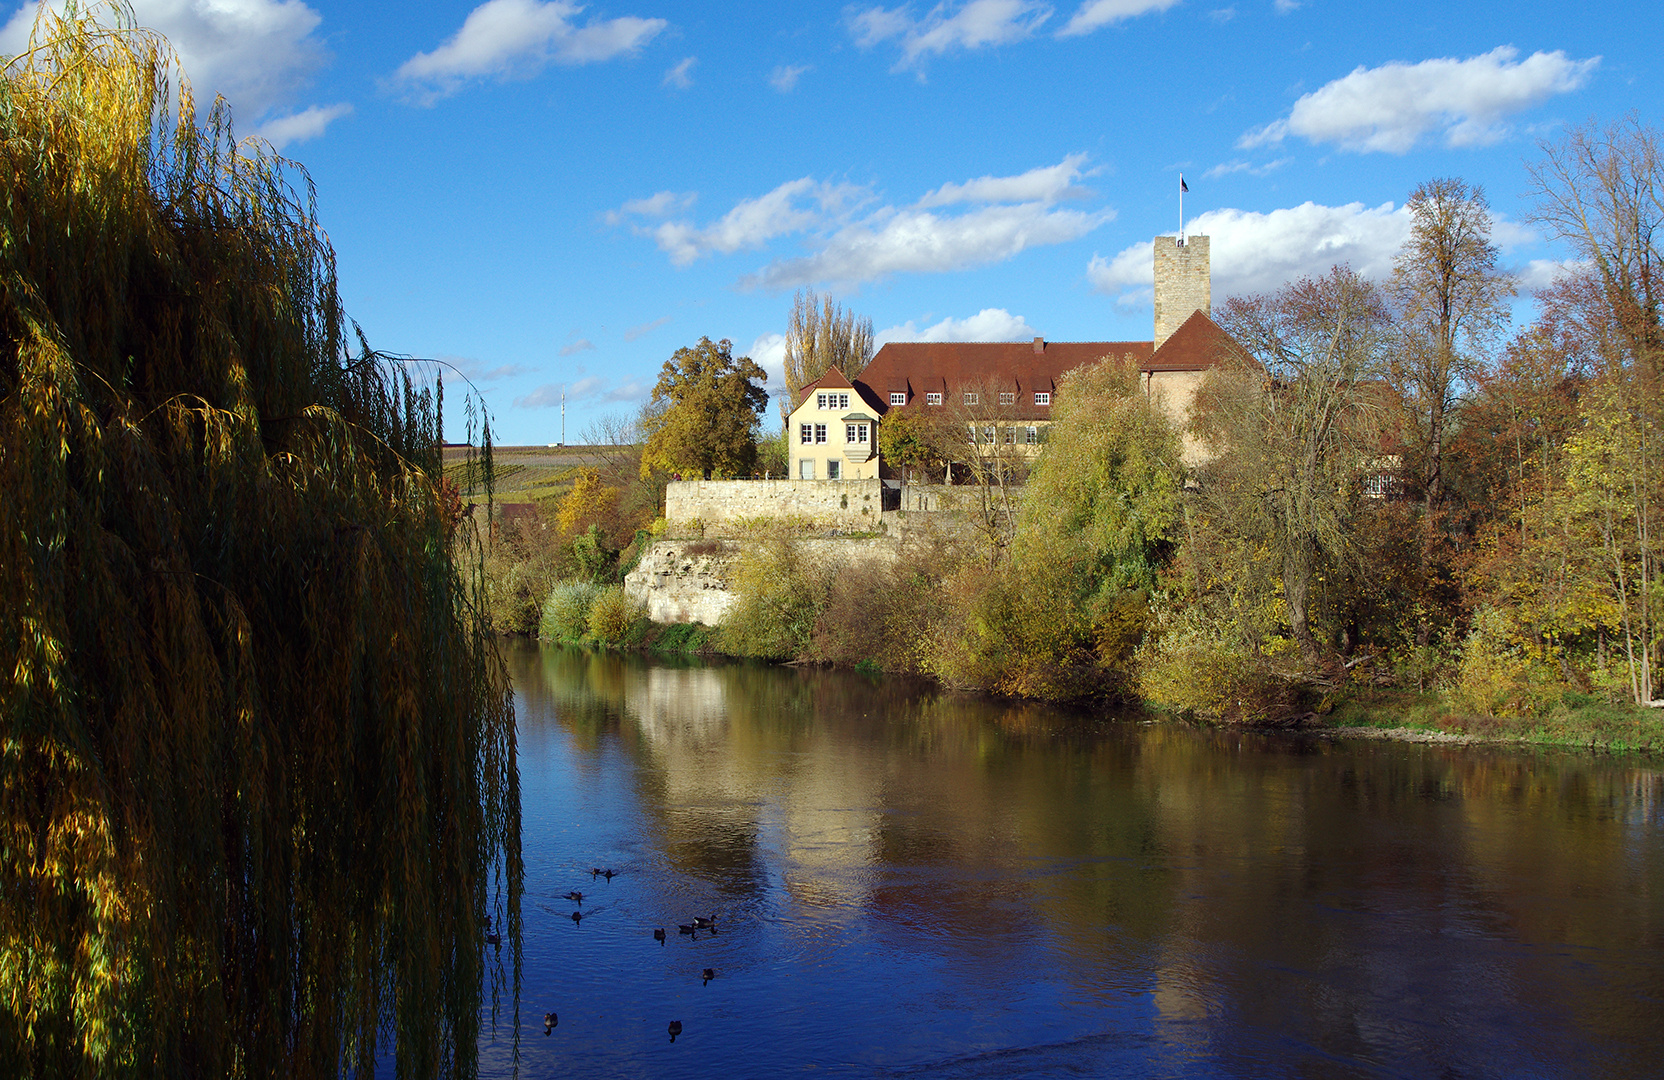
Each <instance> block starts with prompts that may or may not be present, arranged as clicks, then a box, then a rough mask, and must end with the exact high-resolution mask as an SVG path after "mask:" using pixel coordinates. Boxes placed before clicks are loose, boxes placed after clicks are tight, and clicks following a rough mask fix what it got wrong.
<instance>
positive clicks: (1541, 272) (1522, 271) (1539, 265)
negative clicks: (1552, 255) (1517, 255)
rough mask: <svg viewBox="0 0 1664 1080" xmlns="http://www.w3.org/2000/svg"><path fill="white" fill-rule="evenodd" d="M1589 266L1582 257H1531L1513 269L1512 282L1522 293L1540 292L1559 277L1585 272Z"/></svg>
mask: <svg viewBox="0 0 1664 1080" xmlns="http://www.w3.org/2000/svg"><path fill="white" fill-rule="evenodd" d="M1589 268H1590V264H1589V263H1588V262H1587V261H1586V260H1583V259H1532V260H1531V261H1530V262H1528V263H1526V264H1525V265H1524V266H1522V267H1520V268H1519V269H1518V270H1516V271H1514V284H1515V285H1517V286H1518V287H1519V290H1520V292H1522V293H1534V292H1541V291H1542V290H1544V289H1547V288H1549V287H1551V286H1553V285H1555V284H1556V283H1558V282H1559V281H1560V279H1561V278H1565V277H1572V276H1574V275H1577V274H1583V273H1587V272H1588V270H1589Z"/></svg>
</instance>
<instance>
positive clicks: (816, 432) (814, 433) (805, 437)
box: [797, 424, 867, 446]
mask: <svg viewBox="0 0 1664 1080" xmlns="http://www.w3.org/2000/svg"><path fill="white" fill-rule="evenodd" d="M797 441H798V442H800V443H802V444H803V445H804V446H808V445H810V444H811V443H823V442H825V441H826V425H825V424H799V425H797ZM866 441H867V425H865V424H845V425H844V442H846V443H856V444H858V445H859V444H861V443H865V442H866Z"/></svg>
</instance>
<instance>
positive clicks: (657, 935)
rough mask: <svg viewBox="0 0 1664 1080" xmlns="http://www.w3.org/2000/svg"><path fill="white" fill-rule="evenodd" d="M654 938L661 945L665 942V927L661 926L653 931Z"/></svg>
mask: <svg viewBox="0 0 1664 1080" xmlns="http://www.w3.org/2000/svg"><path fill="white" fill-rule="evenodd" d="M653 940H654V941H656V942H658V943H659V944H660V945H663V944H664V927H662V926H661V927H659V928H658V929H657V930H655V931H653Z"/></svg>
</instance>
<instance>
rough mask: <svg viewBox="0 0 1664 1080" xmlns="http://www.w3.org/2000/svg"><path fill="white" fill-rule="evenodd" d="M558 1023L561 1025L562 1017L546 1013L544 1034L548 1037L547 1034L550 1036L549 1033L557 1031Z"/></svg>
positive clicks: (544, 1015) (544, 1016)
mask: <svg viewBox="0 0 1664 1080" xmlns="http://www.w3.org/2000/svg"><path fill="white" fill-rule="evenodd" d="M558 1023H560V1017H558V1016H556V1015H555V1014H554V1013H552V1012H546V1013H544V1014H543V1034H545V1035H547V1034H549V1032H551V1031H553V1030H555V1025H556V1024H558Z"/></svg>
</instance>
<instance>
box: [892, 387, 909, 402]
mask: <svg viewBox="0 0 1664 1080" xmlns="http://www.w3.org/2000/svg"><path fill="white" fill-rule="evenodd" d="M890 404H891V405H905V404H907V392H906V391H905V390H891V391H890Z"/></svg>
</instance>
